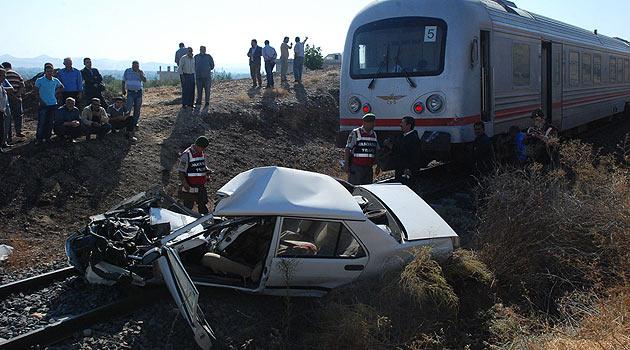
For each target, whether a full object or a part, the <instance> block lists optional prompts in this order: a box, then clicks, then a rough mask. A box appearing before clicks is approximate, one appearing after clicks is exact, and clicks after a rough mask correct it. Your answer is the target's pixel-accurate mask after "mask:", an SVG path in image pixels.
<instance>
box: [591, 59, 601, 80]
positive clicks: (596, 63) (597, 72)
mask: <svg viewBox="0 0 630 350" xmlns="http://www.w3.org/2000/svg"><path fill="white" fill-rule="evenodd" d="M593 83H595V84H601V83H602V56H601V55H593Z"/></svg>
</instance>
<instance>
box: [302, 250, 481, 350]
mask: <svg viewBox="0 0 630 350" xmlns="http://www.w3.org/2000/svg"><path fill="white" fill-rule="evenodd" d="M413 253H414V259H413V260H412V261H411V262H409V263H408V264H407V265H406V266H404V267H403V268H402V269H400V270H398V271H395V272H390V273H385V274H383V275H382V276H380V277H379V278H375V279H370V280H365V281H361V282H358V283H355V284H354V285H352V286H349V287H346V288H342V289H339V290H336V291H333V292H331V293H330V294H329V295H328V296H327V297H326V299H324V301H323V305H322V308H321V311H317V312H315V315H314V317H313V324H312V325H309V326H308V327H303V328H307V329H308V330H309V331H308V333H307V334H305V335H304V339H306V340H305V341H306V343H307V344H306V346H305V347H307V348H324V349H368V348H369V349H374V348H391V347H396V348H408V349H442V348H444V347H445V346H449V344H456V343H457V340H456V339H455V337H454V336H446V334H448V333H449V332H452V331H455V329H454V326H455V324H456V323H457V318H458V315H457V313H458V310H459V297H458V295H456V294H455V292H454V288H453V287H452V286H451V285H450V284H449V283H448V282H447V278H446V277H445V273H444V271H443V269H442V267H441V266H440V265H439V264H438V263H437V262H436V261H435V260H432V259H431V257H430V249H428V248H425V249H419V250H416V251H414V252H413ZM458 256H459V258H456V260H457V261H458V263H457V264H460V265H464V266H466V265H467V266H469V269H468V270H466V271H463V272H461V273H460V274H461V278H462V279H475V280H480V281H487V280H488V279H490V278H491V277H490V276H491V275H489V274H488V272H487V268H485V267H484V266H483V263H480V262H478V261H476V262H475V261H473V260H474V259H475V256H474V254H468V253H465V252H463V251H460V252H459V253H458ZM464 260H465V261H466V263H464V262H462V261H464ZM451 264H452V265H451V267H453V266H454V264H455V263H453V262H451ZM467 271H470V272H471V274H472V275H471V276H465V274H466V273H467ZM457 288H458V289H459V290H462V291H463V290H464V288H460V287H457ZM465 292H469V291H465Z"/></svg>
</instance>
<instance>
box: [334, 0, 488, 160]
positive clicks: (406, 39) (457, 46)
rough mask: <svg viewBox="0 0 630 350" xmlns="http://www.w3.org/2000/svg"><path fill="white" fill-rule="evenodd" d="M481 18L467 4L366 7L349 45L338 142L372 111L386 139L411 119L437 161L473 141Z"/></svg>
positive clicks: (438, 0)
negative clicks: (402, 123)
mask: <svg viewBox="0 0 630 350" xmlns="http://www.w3.org/2000/svg"><path fill="white" fill-rule="evenodd" d="M486 17H487V15H486ZM484 20H485V22H488V20H487V18H485V19H484V13H483V12H482V11H479V8H478V7H477V6H473V5H472V4H470V3H469V2H467V1H453V0H446V1H444V0H426V1H382V2H376V3H374V4H372V5H370V6H368V7H367V8H365V9H364V10H363V11H361V12H360V13H359V14H358V15H357V16H356V17H355V19H354V20H353V22H352V24H351V26H350V29H349V31H348V36H347V40H346V44H345V49H344V56H343V63H342V67H341V77H342V78H341V87H340V103H339V115H340V130H339V135H338V144H339V145H340V146H343V144H344V142H345V140H346V138H347V135H348V133H349V132H350V131H351V130H352V129H353V128H356V127H357V126H360V125H361V117H362V116H363V115H364V114H365V113H368V112H371V113H374V114H375V115H376V116H377V120H376V131H377V134H378V136H379V139H381V140H382V139H384V138H389V137H392V136H394V135H399V134H400V122H401V119H402V117H404V116H412V117H414V118H415V119H416V130H418V132H419V135H421V138H422V144H423V150H424V151H425V153H430V155H432V156H433V158H434V159H442V158H449V157H450V156H451V154H452V153H454V152H452V151H453V148H457V147H458V146H461V145H463V144H465V143H467V142H471V141H473V140H474V133H473V124H474V123H475V122H477V121H480V120H481V114H480V105H481V102H480V101H481V96H480V93H479V92H480V73H479V67H478V61H479V59H478V57H479V52H478V50H479V38H478V33H479V32H480V27H481V23H482V22H484ZM475 33H477V34H475Z"/></svg>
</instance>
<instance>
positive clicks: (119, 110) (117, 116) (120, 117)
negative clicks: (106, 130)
mask: <svg viewBox="0 0 630 350" xmlns="http://www.w3.org/2000/svg"><path fill="white" fill-rule="evenodd" d="M107 114H108V115H109V123H110V124H111V125H112V130H114V131H118V130H122V129H125V130H127V138H128V139H129V140H131V141H132V142H136V141H138V139H137V138H136V136H135V133H134V127H133V124H132V123H131V113H130V112H129V110H127V108H126V107H125V101H124V100H123V98H122V97H116V98H115V99H114V103H113V104H112V105H110V106H109V107H107Z"/></svg>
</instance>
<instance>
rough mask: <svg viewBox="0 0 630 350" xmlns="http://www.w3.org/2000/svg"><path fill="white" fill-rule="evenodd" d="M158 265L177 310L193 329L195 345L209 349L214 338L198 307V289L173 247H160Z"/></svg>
mask: <svg viewBox="0 0 630 350" xmlns="http://www.w3.org/2000/svg"><path fill="white" fill-rule="evenodd" d="M158 266H159V268H160V271H161V272H162V276H163V277H164V283H165V284H166V286H167V287H168V290H169V292H170V293H171V295H172V296H173V299H174V300H175V303H176V304H177V307H178V308H179V311H180V312H181V314H182V316H183V317H184V319H185V320H186V322H187V323H188V325H189V326H190V328H191V329H192V331H193V334H194V336H195V341H196V342H197V345H199V347H201V348H202V349H210V348H211V347H212V343H213V342H214V341H215V340H216V338H215V336H214V333H213V331H212V329H211V328H210V326H209V325H208V323H207V321H206V320H205V318H204V315H203V312H202V311H201V309H200V308H199V304H198V300H199V291H197V288H195V285H194V284H193V282H192V280H191V279H190V276H188V273H187V272H186V270H185V269H184V266H183V265H182V262H181V260H180V259H179V256H178V255H177V253H176V252H175V250H174V249H173V248H169V247H163V248H162V256H161V257H160V258H159V259H158Z"/></svg>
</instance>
